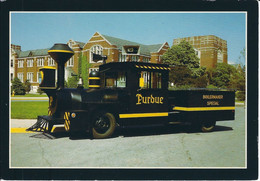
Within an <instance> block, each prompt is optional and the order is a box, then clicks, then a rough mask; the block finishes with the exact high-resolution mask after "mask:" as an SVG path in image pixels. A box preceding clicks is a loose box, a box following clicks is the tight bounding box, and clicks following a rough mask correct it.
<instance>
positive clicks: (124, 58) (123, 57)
mask: <svg viewBox="0 0 260 181" xmlns="http://www.w3.org/2000/svg"><path fill="white" fill-rule="evenodd" d="M125 61H126V55H122V53H120V54H119V62H125Z"/></svg>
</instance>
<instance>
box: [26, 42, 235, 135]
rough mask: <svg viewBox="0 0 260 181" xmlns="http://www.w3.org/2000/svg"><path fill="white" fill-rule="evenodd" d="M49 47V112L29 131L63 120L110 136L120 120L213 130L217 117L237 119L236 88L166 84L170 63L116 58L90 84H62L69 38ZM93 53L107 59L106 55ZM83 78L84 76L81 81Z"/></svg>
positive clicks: (45, 73) (72, 128)
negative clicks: (52, 63) (70, 86)
mask: <svg viewBox="0 0 260 181" xmlns="http://www.w3.org/2000/svg"><path fill="white" fill-rule="evenodd" d="M48 53H49V54H50V56H51V57H52V58H53V59H54V60H55V61H56V62H57V64H58V82H57V85H56V83H55V69H53V68H49V67H44V68H42V69H41V73H42V77H43V78H42V82H41V84H40V88H41V89H42V90H43V91H44V92H46V94H47V95H48V97H49V115H46V116H38V120H37V122H36V124H35V125H33V126H32V127H30V128H28V130H30V131H43V132H50V131H51V130H52V126H53V125H55V124H64V127H65V130H66V131H68V132H70V133H75V132H79V131H82V132H88V133H90V134H91V135H92V136H93V138H107V137H110V136H111V135H112V134H113V132H114V130H115V128H116V127H117V126H129V125H150V124H189V125H192V126H193V127H198V128H200V129H201V131H204V132H207V131H212V130H213V128H214V126H215V124H216V121H224V120H234V115H235V92H234V91H232V90H219V89H215V90H213V89H189V90H168V79H169V70H170V67H169V66H168V65H164V64H152V63H142V62H112V63H105V64H102V65H101V66H100V67H99V72H95V71H94V72H91V73H90V75H89V89H84V88H83V86H82V84H81V83H79V85H78V88H75V89H68V88H64V65H65V63H66V61H67V60H68V59H69V58H70V57H71V56H72V55H73V51H72V50H71V49H70V48H69V47H68V46H67V45H66V44H55V45H54V46H53V47H52V48H51V49H50V50H49V51H48ZM94 58H97V59H99V60H100V59H103V60H105V56H98V55H95V57H94ZM79 82H81V80H80V81H79Z"/></svg>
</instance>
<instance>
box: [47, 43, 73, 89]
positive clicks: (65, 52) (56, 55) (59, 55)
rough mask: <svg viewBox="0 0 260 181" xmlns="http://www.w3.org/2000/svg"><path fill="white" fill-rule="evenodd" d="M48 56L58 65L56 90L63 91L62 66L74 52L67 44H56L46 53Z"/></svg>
mask: <svg viewBox="0 0 260 181" xmlns="http://www.w3.org/2000/svg"><path fill="white" fill-rule="evenodd" d="M48 54H49V55H50V56H51V57H52V58H53V59H54V60H55V62H56V63H57V64H58V83H57V89H63V88H64V66H65V63H66V62H67V61H68V60H69V59H70V58H71V57H72V56H73V55H74V52H73V50H72V49H71V48H70V47H69V46H68V45H67V44H62V43H56V44H54V45H53V47H51V49H50V50H49V51H48Z"/></svg>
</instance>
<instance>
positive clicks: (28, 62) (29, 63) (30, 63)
mask: <svg viewBox="0 0 260 181" xmlns="http://www.w3.org/2000/svg"><path fill="white" fill-rule="evenodd" d="M27 67H33V59H28V60H27Z"/></svg>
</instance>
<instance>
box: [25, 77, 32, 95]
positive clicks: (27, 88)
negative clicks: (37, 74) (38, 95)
mask: <svg viewBox="0 0 260 181" xmlns="http://www.w3.org/2000/svg"><path fill="white" fill-rule="evenodd" d="M24 88H25V92H27V93H29V92H30V90H31V83H30V81H29V80H26V81H25V83H24Z"/></svg>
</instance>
